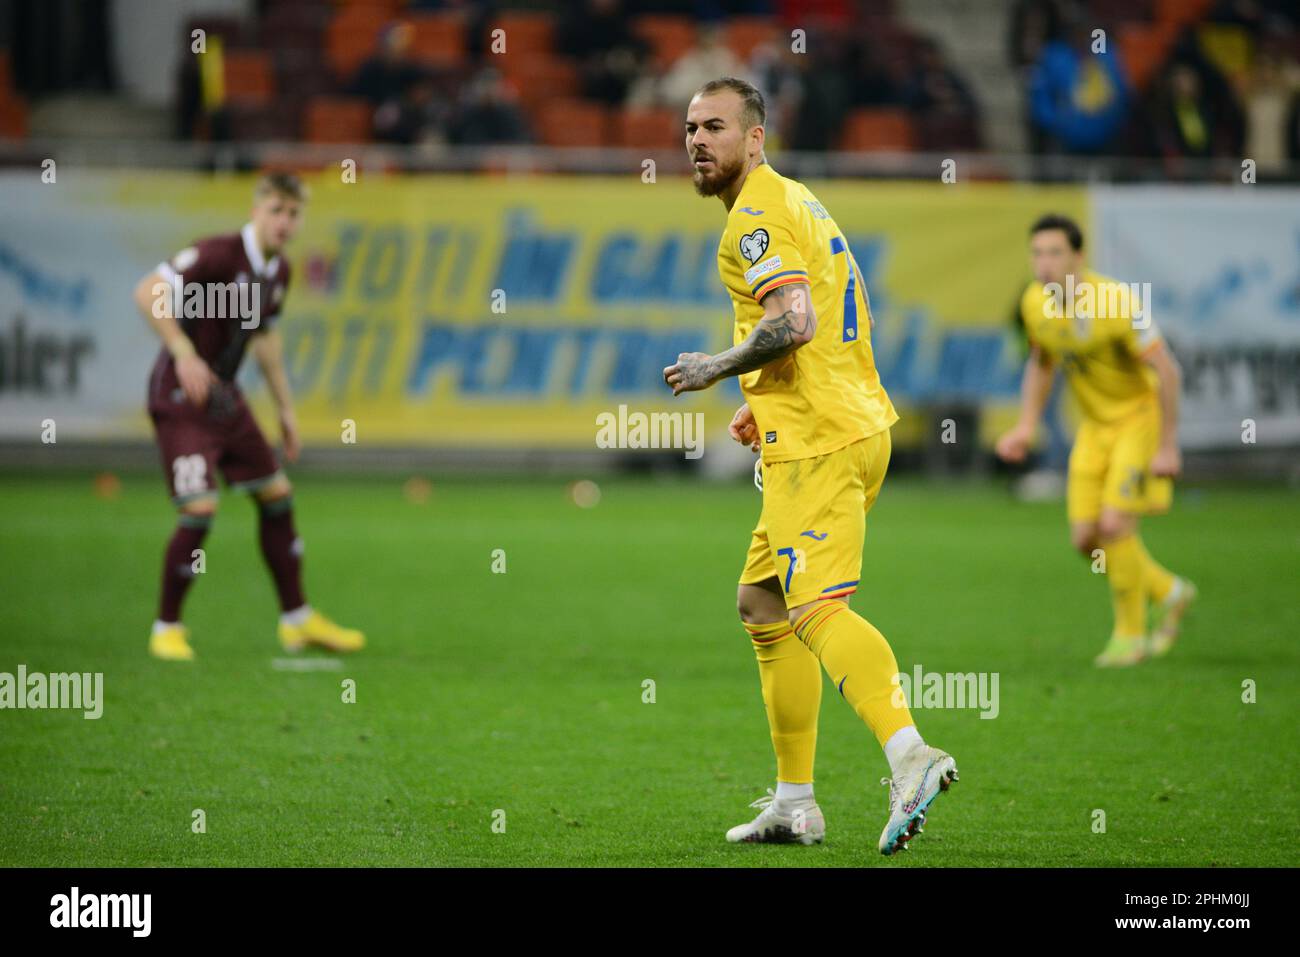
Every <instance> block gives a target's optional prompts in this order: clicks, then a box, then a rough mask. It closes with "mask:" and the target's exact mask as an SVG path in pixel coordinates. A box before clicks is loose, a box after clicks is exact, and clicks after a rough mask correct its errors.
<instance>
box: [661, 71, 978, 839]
mask: <svg viewBox="0 0 1300 957" xmlns="http://www.w3.org/2000/svg"><path fill="white" fill-rule="evenodd" d="M765 120H766V107H765V105H764V103H763V97H762V94H761V93H759V91H758V90H757V89H755V88H754V87H753V86H752V85H750V84H749V83H747V82H745V81H744V80H738V79H734V78H729V77H728V78H723V79H720V80H715V81H713V82H710V83H708V84H705V86H704V87H702V88H701V89H700V91H699V92H698V93H696V95H695V96H694V98H692V100H691V103H690V106H689V108H688V111H687V117H686V150H687V153H688V154H689V156H690V159H691V162H692V164H693V167H694V170H695V174H694V180H695V189H696V192H698V193H699V194H700V195H701V196H717V197H718V198H719V199H721V200H722V202H723V204H724V205H725V206H726V207H727V226H726V230H725V232H724V233H723V237H722V242H721V244H720V245H719V247H718V272H719V273H720V275H721V277H722V282H723V284H724V285H725V286H726V287H727V291H728V292H729V293H730V294H731V299H732V303H733V306H734V311H735V326H734V333H733V341H734V343H735V345H734V346H733V348H731V349H728V350H726V351H725V352H721V353H719V354H717V355H712V356H711V355H707V354H705V353H700V352H696V353H683V354H682V355H680V356H678V357H677V362H676V364H674V365H672V366H669V367H668V368H666V369H665V370H664V381H665V382H666V383H667V384H668V385H670V386H671V387H672V389H673V394H674V395H678V394H680V393H682V392H689V391H694V390H699V389H707V388H708V387H709V386H711V385H713V384H714V383H716V382H719V381H720V380H722V379H725V378H727V377H729V376H739V378H740V387H741V390H742V391H743V393H744V395H745V398H746V404H745V405H742V406H741V407H740V410H739V411H738V412H737V413H736V415H735V418H734V419H733V420H732V423H731V427H730V429H731V435H732V437H733V438H735V439H736V440H737V441H739V442H742V443H744V444H746V445H749V446H750V447H751V448H753V450H754V451H760V450H761V451H762V487H763V510H762V514H761V516H760V517H759V521H758V525H757V527H756V528H755V529H754V532H753V535H752V538H751V541H750V546H749V554H748V556H747V558H746V561H745V566H744V570H743V572H742V573H741V576H740V585H739V588H738V590H737V599H736V600H737V606H738V610H739V612H740V618H741V620H742V621H743V622H744V624H745V629H746V631H747V632H748V633H749V636H750V639H751V642H752V644H753V647H754V652H755V654H756V656H757V658H758V670H759V679H760V682H761V684H762V689H763V701H764V703H765V705H766V707H767V717H768V725H769V729H770V731H771V736H772V744H773V747H774V749H775V751H776V764H777V786H776V791H775V792H772V791H770V790H769V796H767V797H763V798H759V799H758V800H757V801H755V802H754V804H753V805H752V806H754V807H758V808H761V811H760V813H759V815H758V816H757V817H756V818H755V819H754V820H753V821H751V822H749V823H747V824H742V825H739V826H737V827H734V828H732V829H731V830H730V831H728V832H727V840H729V841H732V842H739V841H747V842H770V843H800V844H814V843H818V842H820V841H821V840H822V839H823V838H824V836H825V833H826V822H825V819H824V817H823V815H822V812H821V810H820V808H818V806H817V803H816V801H815V799H814V797H813V757H814V752H815V749H816V743H817V716H818V711H819V708H820V705H821V689H822V678H821V668H823V667H824V668H825V669H826V672H827V673H828V674H829V675H830V677H831V680H832V681H833V682H834V684H835V686H836V688H837V690H838V691H839V692H840V694H841V695H843V696H844V698H845V700H846V701H848V703H849V704H850V706H852V708H853V710H854V711H855V712H856V713H857V714H858V716H859V717H861V718H862V720H863V721H864V722H866V724H867V725H868V727H870V728H871V730H872V732H873V733H874V734H875V736H876V739H877V741H879V742H880V744H881V746H882V747H883V748H884V751H885V756H886V758H887V760H888V761H889V765H890V769H891V773H892V775H893V777H892V780H891V781H890V795H889V820H888V821H887V823H886V825H885V828H884V830H883V831H882V833H881V835H880V842H879V849H880V851H881V853H884V854H892V853H893V852H894V851H896V850H898V849H899V848H905V847H906V846H907V841H908V840H910V839H911V838H912V837H913V836H914V835H915V834H916V833H918V832H919V830H920V827H921V825H922V824H923V823H924V821H925V814H926V811H927V809H928V808H929V806H930V803H931V802H932V801H933V800H934V798H935V797H936V796H937V795H938V794H939V792H940V791H941V790H946V789H947V787H948V785H949V784H950V783H951V782H952V781H953V780H954V779H955V778H956V777H957V768H956V764H955V762H954V761H953V759H952V757H951V756H950V755H948V754H945V753H944V752H943V751H940V750H939V749H938V748H933V747H930V746H929V745H927V744H926V743H925V742H924V741H923V740H922V738H921V736H920V734H919V733H918V732H917V730H916V726H915V724H914V723H913V721H912V716H911V713H910V711H909V710H908V708H907V704H906V702H905V701H903V700H902V695H901V694H899V693H898V692H899V682H898V679H897V675H898V663H897V662H896V661H895V659H894V653H893V651H892V650H891V649H890V647H889V644H888V642H886V641H885V639H884V637H883V636H882V635H881V634H880V632H879V631H877V630H876V629H875V628H874V627H873V626H872V625H871V623H870V622H868V621H867V620H866V619H864V618H862V617H860V616H859V615H858V614H857V613H856V612H854V611H853V610H851V609H850V608H849V596H850V595H852V594H853V592H854V591H855V590H856V589H857V586H858V579H859V578H860V576H861V571H862V540H863V536H864V535H865V533H866V515H867V512H868V510H870V508H871V506H872V504H873V503H874V502H875V500H876V496H877V495H878V494H879V493H880V488H881V485H882V483H883V482H884V480H885V470H886V468H887V467H888V465H889V453H890V439H889V428H890V426H892V425H893V424H894V422H896V421H897V420H898V416H897V414H896V413H895V412H894V407H893V405H892V404H891V403H890V401H889V396H888V395H886V394H885V390H884V389H883V388H882V387H881V384H880V378H879V376H878V375H877V374H876V367H875V360H874V358H873V356H872V351H871V341H870V340H871V335H870V329H871V315H870V307H869V306H868V303H867V296H866V290H865V289H864V288H863V285H862V277H861V274H860V273H859V271H858V269H857V264H856V263H855V262H854V261H853V256H852V253H850V251H849V248H848V245H847V243H846V242H845V239H844V235H843V234H842V233H841V232H840V230H839V227H837V226H836V225H835V221H834V220H833V219H831V217H830V214H829V213H828V212H827V211H826V209H825V208H824V207H823V206H822V204H821V203H819V202H818V201H817V199H816V197H814V196H813V194H812V193H810V192H809V191H808V190H807V189H806V188H805V187H804V186H803V185H802V184H801V183H797V182H795V181H794V180H789V179H786V178H785V177H783V176H781V175H780V174H778V173H777V172H776V171H775V170H773V169H772V167H771V166H768V165H767V160H766V157H765V156H764V155H763V142H764V126H763V124H764V122H765ZM819 662H820V665H819Z"/></svg>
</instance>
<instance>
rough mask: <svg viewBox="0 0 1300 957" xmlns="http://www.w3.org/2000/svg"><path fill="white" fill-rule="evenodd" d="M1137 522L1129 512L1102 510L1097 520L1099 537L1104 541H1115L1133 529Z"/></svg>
mask: <svg viewBox="0 0 1300 957" xmlns="http://www.w3.org/2000/svg"><path fill="white" fill-rule="evenodd" d="M1136 524H1137V523H1136V521H1135V520H1134V517H1133V516H1132V515H1129V514H1128V513H1127V512H1109V511H1108V512H1102V513H1101V519H1100V520H1099V521H1098V522H1097V537H1098V538H1100V539H1101V540H1102V541H1103V542H1113V541H1115V540H1116V539H1117V538H1123V537H1124V536H1125V535H1127V534H1129V533H1130V532H1131V531H1133V529H1134V527H1135V526H1136Z"/></svg>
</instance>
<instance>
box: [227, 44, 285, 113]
mask: <svg viewBox="0 0 1300 957" xmlns="http://www.w3.org/2000/svg"><path fill="white" fill-rule="evenodd" d="M222 65H223V67H224V72H225V85H226V101H227V102H228V103H239V104H244V105H250V106H258V105H262V104H266V103H269V102H270V101H271V100H272V99H273V98H274V96H275V76H274V71H273V70H272V68H271V55H270V54H269V53H264V52H262V51H260V50H232V51H230V52H228V53H226V54H225V55H224V56H223V57H222Z"/></svg>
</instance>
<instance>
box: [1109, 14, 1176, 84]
mask: <svg viewBox="0 0 1300 957" xmlns="http://www.w3.org/2000/svg"><path fill="white" fill-rule="evenodd" d="M1177 29H1178V26H1177V24H1170V23H1159V24H1154V25H1147V24H1143V23H1125V24H1121V26H1120V28H1119V55H1120V59H1121V61H1122V62H1123V67H1124V72H1125V75H1127V77H1128V81H1129V83H1130V84H1132V86H1133V88H1134V89H1136V90H1145V89H1146V87H1147V84H1148V83H1150V81H1151V78H1152V76H1154V75H1155V74H1156V72H1157V71H1158V70H1159V69H1160V67H1161V66H1163V65H1164V62H1165V57H1166V56H1167V55H1168V53H1169V48H1170V47H1171V46H1172V44H1173V40H1174V33H1175V31H1176V30H1177Z"/></svg>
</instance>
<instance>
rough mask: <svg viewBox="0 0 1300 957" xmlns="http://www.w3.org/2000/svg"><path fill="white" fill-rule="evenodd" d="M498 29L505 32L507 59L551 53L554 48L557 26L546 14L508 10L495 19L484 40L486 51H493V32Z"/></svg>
mask: <svg viewBox="0 0 1300 957" xmlns="http://www.w3.org/2000/svg"><path fill="white" fill-rule="evenodd" d="M498 29H500V30H504V31H505V40H506V52H505V54H504V56H505V57H512V56H518V55H521V54H524V55H534V54H544V53H550V52H551V50H552V48H553V46H552V45H553V42H554V40H555V24H554V23H553V22H552V20H551V18H550V17H549V16H547V15H546V14H544V13H527V12H525V11H522V10H508V11H506V12H504V13H502V14H500V15H498V16H496V17H493V18H492V19H491V20H489V21H488V24H487V36H486V37H484V38H483V42H484V47H485V49H487V50H489V51H490V50H491V42H492V31H493V30H498Z"/></svg>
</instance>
